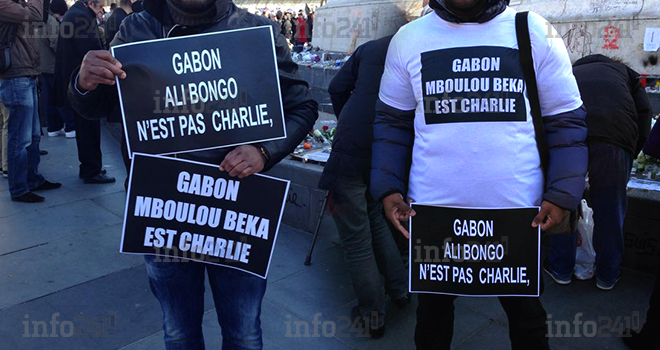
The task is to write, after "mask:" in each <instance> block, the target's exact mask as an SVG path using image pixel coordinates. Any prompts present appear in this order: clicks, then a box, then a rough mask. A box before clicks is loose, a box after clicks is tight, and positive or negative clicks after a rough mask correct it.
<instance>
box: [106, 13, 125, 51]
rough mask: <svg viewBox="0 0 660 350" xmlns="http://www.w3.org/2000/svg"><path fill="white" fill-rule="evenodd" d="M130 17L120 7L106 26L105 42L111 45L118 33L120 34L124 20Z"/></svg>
mask: <svg viewBox="0 0 660 350" xmlns="http://www.w3.org/2000/svg"><path fill="white" fill-rule="evenodd" d="M126 17H128V14H127V13H126V11H124V9H123V8H121V7H118V8H116V9H115V10H114V11H113V12H112V15H111V16H110V18H108V21H107V22H106V24H105V42H106V43H108V44H110V43H111V42H112V39H114V38H115V35H117V32H119V26H120V25H121V22H123V21H124V18H126Z"/></svg>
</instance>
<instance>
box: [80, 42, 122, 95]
mask: <svg viewBox="0 0 660 350" xmlns="http://www.w3.org/2000/svg"><path fill="white" fill-rule="evenodd" d="M121 68H122V66H121V63H120V62H119V61H117V59H116V58H114V57H112V55H111V54H110V52H109V51H105V50H98V51H89V52H88V53H87V54H86V55H85V58H83V62H82V66H81V67H80V74H79V76H78V86H79V87H80V88H82V89H83V90H85V91H93V90H96V88H97V87H98V86H99V84H104V85H114V84H115V76H117V77H119V78H120V79H126V72H124V71H123V70H122V69H121Z"/></svg>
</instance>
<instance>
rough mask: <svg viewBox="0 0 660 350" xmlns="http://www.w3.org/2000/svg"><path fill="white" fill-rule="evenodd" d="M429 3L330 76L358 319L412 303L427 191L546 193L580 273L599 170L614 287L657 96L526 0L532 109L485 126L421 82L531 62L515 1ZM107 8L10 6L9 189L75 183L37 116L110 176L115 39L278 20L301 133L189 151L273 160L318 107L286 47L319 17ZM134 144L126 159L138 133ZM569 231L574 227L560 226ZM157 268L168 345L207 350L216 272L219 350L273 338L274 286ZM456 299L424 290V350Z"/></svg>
mask: <svg viewBox="0 0 660 350" xmlns="http://www.w3.org/2000/svg"><path fill="white" fill-rule="evenodd" d="M428 6H429V8H428V10H427V11H425V13H426V15H424V16H422V17H420V19H418V20H415V21H413V22H411V23H409V24H407V25H405V26H404V27H402V28H401V29H400V30H399V31H398V32H397V34H396V35H393V36H388V37H384V38H380V39H378V40H375V41H372V42H369V43H366V44H364V45H362V46H360V47H358V48H357V49H356V50H355V52H353V54H352V56H351V57H350V59H349V60H348V61H347V62H346V63H345V64H344V66H343V67H342V68H341V70H340V71H339V72H338V74H337V76H336V77H335V78H334V80H333V81H332V83H331V84H330V87H329V94H330V96H331V100H332V104H333V108H334V110H335V114H336V116H337V118H338V127H337V129H338V131H337V136H336V137H335V139H334V143H333V149H332V153H331V155H330V159H329V161H328V164H327V166H326V167H325V170H324V173H323V176H322V179H321V183H320V187H321V188H324V189H328V190H330V193H331V198H332V200H331V201H330V203H331V205H330V209H331V213H332V215H333V217H334V219H335V223H336V225H337V229H338V232H339V235H340V238H341V240H342V246H343V249H344V253H345V260H346V266H347V269H348V271H349V274H350V277H351V280H352V282H353V286H354V289H355V293H356V295H357V299H358V306H356V307H355V308H354V309H353V311H352V317H354V318H355V319H358V320H361V322H363V323H364V324H365V325H366V326H367V327H368V329H369V333H370V335H371V336H372V337H373V338H379V337H382V336H383V334H384V332H385V326H386V325H385V321H386V318H385V313H386V299H387V296H389V298H390V299H391V300H392V301H393V303H394V304H396V305H397V306H399V307H402V308H404V307H407V305H409V304H410V301H411V295H410V294H409V293H408V287H407V283H408V276H407V272H406V268H405V267H404V266H405V265H404V261H403V260H402V259H401V254H400V253H399V250H398V248H397V245H396V243H395V241H394V237H393V234H392V231H391V229H390V225H391V227H394V231H398V232H400V233H401V234H403V235H404V236H405V237H406V238H407V237H408V235H409V232H408V230H407V229H406V227H405V223H406V222H407V221H408V220H409V219H410V218H411V217H413V216H415V215H416V213H415V211H414V210H413V209H412V208H411V206H410V203H411V202H413V201H414V202H419V203H432V204H435V205H444V206H454V207H474V208H484V207H534V206H538V207H540V212H539V214H538V216H537V217H536V218H534V220H533V222H530V223H529V224H530V225H532V226H533V227H539V226H540V227H541V229H542V230H544V231H550V230H552V229H553V228H554V231H555V233H556V234H554V235H552V236H551V246H552V247H551V248H552V250H551V255H550V257H549V259H548V260H547V261H546V262H545V263H544V264H543V269H544V270H545V272H546V273H548V274H549V275H550V277H551V278H552V279H553V280H554V281H556V282H557V283H559V284H569V283H571V280H572V279H573V268H574V265H575V255H576V254H575V250H576V246H577V239H578V238H577V237H578V233H577V231H576V230H575V225H572V224H571V223H570V222H569V221H570V218H571V217H574V216H575V215H571V213H573V212H576V211H577V208H578V205H579V203H580V201H581V200H582V198H583V195H584V190H585V180H586V177H587V173H589V185H590V201H591V205H592V206H593V209H594V220H595V227H594V246H595V250H596V253H597V257H596V274H595V280H596V283H595V284H596V286H597V287H598V288H600V289H601V290H605V291H607V290H611V289H613V288H614V287H615V285H616V283H617V281H618V280H619V278H620V275H621V274H620V265H621V259H622V255H623V248H624V244H623V219H624V217H625V214H626V210H627V208H626V203H627V202H626V201H627V196H626V185H627V183H628V181H629V179H630V172H631V166H632V161H633V159H634V158H635V157H636V156H637V154H638V153H639V152H640V151H641V150H642V149H644V151H645V152H646V153H647V154H649V155H651V156H656V157H660V151H659V149H660V129H658V128H657V127H656V128H655V129H654V130H653V131H651V116H652V111H651V106H650V102H649V99H648V97H647V96H646V93H645V90H644V88H643V86H642V85H641V83H640V80H639V74H638V73H637V72H635V71H633V70H632V69H630V68H629V67H628V66H626V65H625V63H624V62H621V61H619V60H616V59H612V58H609V57H605V56H603V55H591V56H587V57H584V58H582V59H580V60H578V61H577V62H575V63H573V64H572V63H571V61H570V59H569V56H568V53H567V50H566V47H565V45H564V43H563V41H562V39H561V37H560V36H559V35H556V33H548V28H551V26H549V25H548V23H547V22H546V21H545V19H543V18H542V17H540V16H538V15H536V14H534V13H530V14H529V17H528V21H529V32H530V36H531V44H530V45H531V52H532V55H533V57H534V58H542V59H536V60H534V61H533V71H534V72H535V73H534V74H535V76H536V81H537V89H538V93H537V94H535V95H534V96H532V94H533V92H530V91H529V90H527V91H526V93H525V94H523V92H522V91H517V92H516V91H514V90H513V89H512V91H511V92H512V93H519V94H520V98H521V102H523V103H522V104H520V105H522V106H524V108H521V109H519V111H521V112H520V114H516V112H515V111H513V110H506V111H499V112H497V113H493V112H489V113H486V115H485V116H481V117H479V118H476V119H474V120H471V119H469V117H466V116H460V115H458V113H454V112H450V109H449V108H447V110H446V111H443V108H442V104H438V105H434V104H433V103H434V102H435V100H433V98H434V97H433V96H428V90H425V89H424V88H423V87H424V86H429V85H427V84H428V81H426V80H428V79H427V78H425V77H424V76H425V75H427V76H429V75H430V76H432V77H435V78H434V79H440V78H444V79H452V78H454V77H456V76H457V74H456V73H464V72H466V71H467V72H469V71H471V70H473V71H478V70H479V69H478V67H477V68H474V67H475V66H474V64H472V65H470V64H466V65H464V67H463V68H461V65H460V64H459V65H454V69H453V71H452V69H451V68H449V69H448V70H447V68H443V67H442V66H441V64H443V63H446V62H449V61H447V60H445V59H444V58H447V57H453V58H455V57H494V56H498V57H499V59H498V60H497V65H498V69H501V70H502V71H505V72H507V73H508V74H512V75H514V76H521V77H522V76H524V74H523V67H522V65H521V62H520V60H519V54H518V50H519V47H518V43H517V41H516V37H517V33H516V26H515V25H514V23H515V21H516V19H517V14H516V11H515V10H513V9H511V8H510V7H508V1H507V0H444V1H440V0H431V1H430V3H428ZM110 8H111V12H110V13H105V11H104V10H103V7H102V6H101V3H100V2H99V0H79V1H77V2H76V3H75V4H74V5H73V6H72V7H71V8H68V7H67V4H66V3H65V1H64V0H52V1H43V0H25V1H18V2H16V1H13V0H0V102H1V104H0V114H1V116H0V126H1V127H2V133H0V136H1V137H0V147H1V148H2V151H1V152H0V153H1V154H2V161H1V162H0V166H1V167H2V168H1V171H2V174H3V175H4V176H5V177H7V178H8V180H9V193H10V196H11V199H12V200H14V201H20V202H26V203H35V202H41V201H43V200H44V197H42V196H40V195H38V194H36V193H35V192H40V191H45V190H54V189H58V188H60V187H61V184H60V183H55V182H50V181H48V180H46V179H45V177H44V176H43V175H41V173H40V171H39V161H40V153H41V152H40V147H39V142H40V139H41V133H42V129H41V121H42V120H43V121H45V122H46V124H47V134H48V137H62V136H63V137H66V138H75V139H76V143H77V148H78V158H79V161H80V169H79V177H80V178H81V180H82V181H84V182H85V183H89V184H105V183H112V182H114V181H115V179H114V178H113V177H110V176H109V175H108V174H106V172H105V170H104V169H103V167H102V150H101V138H100V135H101V124H100V123H101V122H100V121H101V120H102V119H107V120H108V121H111V122H119V121H120V120H121V115H120V109H119V97H118V94H117V90H116V87H115V86H114V84H115V79H126V77H127V74H126V72H125V71H124V70H123V69H122V66H121V62H118V61H117V60H116V59H115V58H114V57H112V55H110V53H109V51H108V49H109V47H110V46H114V45H118V44H123V43H130V42H136V41H143V40H150V39H159V38H163V37H166V36H168V37H169V36H177V35H188V34H197V33H210V32H216V31H219V30H227V29H240V28H249V27H256V26H264V25H270V26H272V27H273V28H274V34H275V35H276V40H275V43H276V52H277V64H278V68H279V77H280V87H281V94H282V105H283V110H284V114H285V122H286V130H287V136H286V138H285V139H281V140H274V141H266V142H262V143H258V144H254V145H243V146H239V147H236V148H232V149H220V150H212V151H206V152H201V153H199V152H193V153H186V154H182V155H179V156H180V157H182V158H187V159H190V160H197V161H204V162H215V163H217V164H218V165H219V167H220V170H221V171H227V172H229V174H230V175H231V176H238V175H240V176H241V177H245V176H249V175H252V174H254V173H258V172H262V171H266V170H268V169H270V168H272V167H273V166H275V165H276V164H277V163H278V162H279V161H280V160H282V159H283V158H285V157H286V156H287V155H288V154H290V153H291V152H292V151H293V150H294V148H295V147H296V146H297V145H298V144H299V143H300V141H301V140H302V139H303V138H304V137H305V135H306V134H307V133H308V131H309V130H310V129H311V128H312V125H313V124H314V122H315V120H316V119H317V117H318V104H317V102H316V101H314V100H313V99H312V98H311V95H310V92H309V88H308V85H307V83H305V82H304V81H303V80H301V79H300V78H299V77H298V76H297V74H296V70H297V66H296V65H295V64H294V63H293V62H292V60H291V55H290V48H289V46H290V45H292V44H293V45H304V44H305V43H307V42H309V41H311V37H312V31H313V21H314V14H313V13H309V14H308V15H305V12H304V11H302V10H301V11H299V12H298V13H296V12H295V11H286V12H282V11H277V12H276V13H273V12H272V11H263V12H260V13H258V14H251V13H249V12H247V11H245V10H241V9H239V8H238V7H236V6H235V5H234V4H233V3H232V2H231V1H230V0H195V1H192V0H145V1H144V3H143V2H141V1H137V2H136V1H132V0H121V1H120V2H119V3H118V5H117V4H113V6H111V7H110ZM26 23H27V24H29V25H24V24H26ZM153 28H161V29H162V31H159V30H157V31H154V30H152V29H153ZM177 28H178V29H180V30H182V32H181V33H178V32H177V31H176V30H175V29H177ZM181 28H184V29H181ZM73 33H75V34H73ZM548 34H552V35H548ZM282 37H283V38H285V39H287V41H288V42H287V41H285V40H282ZM447 55H452V56H447ZM450 66H451V65H450ZM438 81H439V80H438ZM528 83H529V81H528ZM434 84H435V83H431V85H434ZM438 86H439V85H438ZM535 101H536V102H535ZM440 102H442V101H440ZM536 103H538V110H536V111H537V112H538V113H539V114H540V116H542V119H543V120H542V127H543V128H544V130H545V135H546V137H545V139H543V140H542V142H543V144H544V147H538V145H539V142H540V141H539V139H538V137H537V135H538V133H536V132H535V125H534V122H533V113H534V111H535V109H534V108H536V107H535V105H536ZM431 106H435V107H431ZM527 106H529V107H530V108H527ZM507 113H509V114H511V115H509V116H508V117H506V118H505V117H503V115H505V114H507ZM443 117H451V118H454V119H452V120H451V122H448V121H447V120H444V119H443ZM503 118H504V119H503ZM507 118H509V119H507ZM649 135H650V136H649ZM647 139H648V141H647ZM122 148H123V149H122V150H123V152H122V153H123V155H124V159H125V160H126V167H127V170H128V169H129V168H130V163H129V162H128V161H127V159H128V155H127V154H126V145H125V142H122ZM544 152H545V153H544ZM468 160H469V161H468ZM468 162H469V164H468ZM566 222H569V223H568V224H566V225H564V224H565V223H566ZM558 227H562V228H563V231H562V232H556V231H557V228H558ZM396 234H398V233H396ZM145 262H146V266H147V272H148V276H149V282H150V286H151V289H152V291H153V293H154V295H155V296H156V298H157V299H158V300H159V302H160V304H161V307H162V309H163V313H164V318H163V323H164V330H165V335H164V337H165V343H166V346H167V348H168V349H203V348H204V340H203V335H202V316H203V312H204V307H203V301H204V297H203V293H204V279H205V272H206V273H207V274H208V277H209V279H210V282H211V287H212V291H213V296H214V301H215V304H216V309H217V312H218V316H219V317H218V321H219V323H220V325H221V328H222V334H223V348H227V349H230V348H231V349H260V348H262V347H263V340H262V331H261V324H260V312H261V302H262V299H263V296H264V293H265V289H266V280H264V279H261V278H259V277H255V276H251V275H248V274H245V273H242V272H240V271H236V270H232V269H229V268H223V267H219V266H215V265H207V264H203V263H197V262H190V263H185V264H183V263H175V262H168V261H165V262H164V261H160V260H156V259H154V257H153V256H149V255H147V256H145ZM227 285H231V286H232V287H231V288H227V287H226V286H227ZM542 289H543V287H541V290H542ZM658 293H660V291H659V287H658V286H657V282H656V287H655V291H654V293H653V296H652V299H651V303H650V304H651V306H650V308H649V311H648V315H647V321H646V324H645V326H644V328H643V329H642V331H641V333H639V334H638V333H635V332H631V333H630V334H632V335H633V336H631V337H626V338H624V341H625V342H626V344H628V345H629V346H630V347H631V348H632V349H658V347H659V346H660V338H659V337H658V332H659V331H660V310H658V309H659V308H660V305H659V303H660V301H659V300H658V299H657V298H658ZM455 299H456V297H455V296H450V295H440V294H419V296H418V303H419V305H418V310H417V326H416V330H415V334H414V339H415V344H416V346H417V349H420V350H423V349H449V348H450V346H451V342H452V336H453V323H454V300H455ZM499 300H500V302H501V304H502V306H503V308H504V310H505V311H506V314H507V317H508V320H509V330H510V334H509V335H510V338H511V344H512V348H513V349H525V350H526V349H549V348H550V345H549V342H548V328H547V324H546V320H547V315H546V311H545V309H544V307H543V305H542V303H541V300H540V298H538V297H526V298H525V297H500V298H499ZM374 315H375V316H374Z"/></svg>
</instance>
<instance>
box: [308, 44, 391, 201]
mask: <svg viewBox="0 0 660 350" xmlns="http://www.w3.org/2000/svg"><path fill="white" fill-rule="evenodd" d="M390 41H392V36H388V37H384V38H381V39H378V40H374V41H370V42H368V43H366V44H364V45H362V46H360V47H358V48H357V49H356V50H355V52H354V53H353V55H352V56H351V58H349V60H348V61H346V63H345V64H344V66H343V67H342V68H341V70H340V71H339V72H338V73H337V75H336V76H335V77H334V79H332V82H331V83H330V87H329V93H330V99H331V100H332V107H333V108H334V110H335V115H336V116H337V120H338V124H337V133H336V134H335V139H334V141H333V143H332V153H331V154H330V159H329V160H328V164H326V166H325V169H324V171H323V175H322V176H321V181H320V183H319V186H320V187H321V188H325V189H333V187H334V185H335V183H336V181H337V180H338V177H339V176H344V177H362V178H363V179H364V181H365V183H369V172H370V170H371V144H372V143H373V122H374V118H375V117H376V101H378V91H379V90H380V80H381V77H382V76H383V71H384V70H385V58H386V57H387V48H388V47H389V45H390Z"/></svg>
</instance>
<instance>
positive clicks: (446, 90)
mask: <svg viewBox="0 0 660 350" xmlns="http://www.w3.org/2000/svg"><path fill="white" fill-rule="evenodd" d="M507 4H508V1H507V0H444V1H439V0H433V1H431V3H430V6H431V7H432V8H433V9H434V10H435V15H428V16H425V17H423V18H421V19H419V20H417V21H415V22H412V23H410V24H408V25H406V26H404V27H403V28H401V29H400V30H399V32H398V33H397V34H396V35H395V37H394V39H392V43H391V44H390V48H389V52H388V57H387V62H386V64H385V73H384V75H383V79H382V82H381V90H380V95H379V97H380V100H379V102H378V105H377V116H376V121H375V124H374V140H375V143H374V146H373V158H372V159H373V161H372V168H373V170H372V177H371V179H372V182H371V192H372V194H373V196H374V198H377V199H379V200H381V201H382V202H383V205H384V208H385V213H386V215H387V217H388V218H389V219H390V221H392V223H393V224H394V225H396V226H397V227H398V228H399V230H401V231H402V232H403V233H404V234H405V235H406V236H407V235H408V231H407V230H406V229H405V228H404V227H403V226H402V224H401V222H400V221H405V220H407V219H409V218H410V217H411V216H414V215H415V212H414V211H413V210H412V209H411V208H410V206H409V205H408V203H407V202H406V200H405V199H404V198H405V197H404V196H406V197H407V198H409V199H410V200H412V201H415V202H417V203H422V204H431V205H442V206H451V207H463V208H468V209H469V208H474V209H477V208H494V209H497V208H524V207H532V206H534V207H536V206H540V207H541V210H540V213H538V215H537V216H536V217H535V218H534V219H533V222H529V221H527V222H525V223H524V225H533V226H534V227H538V226H539V225H540V226H541V227H542V229H544V230H546V229H548V228H550V227H553V226H555V225H557V224H558V223H559V222H561V221H562V220H563V218H564V217H565V216H566V215H567V210H575V209H576V208H577V206H578V203H579V201H580V199H581V196H582V191H583V189H584V178H585V173H586V167H587V150H586V147H585V145H584V140H585V138H586V126H585V122H584V119H585V112H584V110H583V108H582V107H581V106H582V101H581V99H580V94H579V91H578V87H577V84H576V82H575V78H574V77H573V75H572V70H571V63H570V60H569V57H568V54H567V52H566V48H565V46H564V43H563V42H562V40H561V37H560V36H559V35H557V33H556V32H555V31H554V29H552V26H551V25H550V24H549V23H548V22H547V21H545V20H544V19H543V18H541V17H539V16H538V15H536V14H530V16H529V31H530V33H531V46H532V47H531V50H532V56H533V58H534V66H533V67H534V70H535V74H536V76H537V77H538V78H537V81H538V93H539V96H538V97H539V99H540V107H541V108H540V109H541V111H540V114H542V115H543V120H542V121H543V123H544V127H545V130H546V131H547V145H548V149H549V162H548V163H547V181H546V182H547V186H546V187H545V188H544V174H543V171H542V168H541V157H540V152H539V150H538V149H537V142H536V139H535V129H534V123H533V118H532V116H531V114H530V108H529V107H528V106H529V105H530V101H531V97H530V96H528V95H527V92H526V91H527V89H526V84H525V79H524V74H523V73H524V70H523V67H522V65H521V63H520V55H521V54H520V53H519V51H518V45H517V35H516V34H517V31H516V26H515V17H516V12H515V11H514V10H513V9H510V8H508V7H507ZM549 29H550V32H548V30H549ZM539 117H540V116H539ZM410 162H412V167H411V169H410V172H409V176H410V177H409V181H408V182H407V183H406V178H407V175H408V174H407V168H406V167H405V164H410ZM406 187H407V188H408V191H406ZM474 213H475V214H479V213H480V212H479V211H478V210H475V212H474ZM475 216H476V215H475ZM421 218H422V217H421V216H420V217H418V219H421ZM454 219H460V217H454V218H452V220H451V221H450V222H454ZM470 220H472V221H474V222H475V223H474V226H472V225H473V224H470V223H469V222H470ZM479 220H485V219H480V218H478V217H472V218H469V220H468V224H467V228H466V229H463V227H464V224H463V223H460V224H457V225H458V226H457V227H458V228H460V230H458V229H457V231H458V232H459V234H461V235H465V232H466V231H467V233H468V234H472V233H471V232H474V234H475V235H476V234H477V233H478V230H477V228H478V227H479V224H478V222H479ZM528 220H529V219H528ZM496 222H497V221H496V220H493V224H490V223H489V224H488V225H491V226H490V227H493V229H492V234H493V235H498V234H497V233H496V232H497V226H492V225H496ZM488 225H486V222H485V221H484V224H483V226H484V227H488ZM471 227H473V228H474V230H472V229H471ZM438 229H443V230H446V229H451V230H453V227H452V226H451V225H449V226H447V227H445V226H443V227H439V228H438ZM484 232H489V231H484ZM503 234H504V235H507V236H508V237H509V239H510V240H512V239H515V238H516V237H517V235H520V234H524V233H520V232H518V233H517V232H508V233H507V232H504V233H503ZM535 234H538V233H535ZM493 237H495V236H493ZM495 238H497V237H495ZM529 249H538V247H537V246H535V247H529ZM486 253H488V252H486ZM492 253H493V254H497V246H495V247H494V249H493V250H492ZM537 254H538V253H537ZM516 274H517V276H518V275H519V277H522V274H519V273H518V272H517V271H516ZM466 277H467V276H466ZM509 277H511V275H509ZM516 280H521V279H518V277H516ZM521 281H522V280H521ZM541 290H542V288H541ZM455 298H456V297H455V296H449V295H439V294H420V295H419V306H418V309H417V328H416V331H415V342H416V345H417V348H418V349H449V348H450V346H451V339H452V333H453V323H454V311H453V310H454V306H453V303H454V300H455ZM500 302H501V304H502V306H503V307H504V309H505V311H506V313H507V316H508V318H509V328H510V338H511V342H512V347H513V349H525V350H526V349H548V348H549V345H548V338H547V325H546V323H545V321H546V312H545V310H544V309H543V306H542V305H541V302H540V300H539V298H538V297H516V298H509V297H501V298H500Z"/></svg>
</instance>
